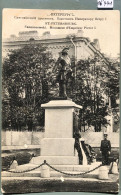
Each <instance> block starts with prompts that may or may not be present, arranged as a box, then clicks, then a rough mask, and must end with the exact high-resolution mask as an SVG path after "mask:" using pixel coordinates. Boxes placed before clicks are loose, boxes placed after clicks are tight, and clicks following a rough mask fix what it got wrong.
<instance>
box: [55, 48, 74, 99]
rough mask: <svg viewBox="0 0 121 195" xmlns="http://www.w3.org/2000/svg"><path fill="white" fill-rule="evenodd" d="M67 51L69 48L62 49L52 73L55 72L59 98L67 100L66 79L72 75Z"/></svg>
mask: <svg viewBox="0 0 121 195" xmlns="http://www.w3.org/2000/svg"><path fill="white" fill-rule="evenodd" d="M68 50H69V48H64V49H63V50H62V51H61V53H60V57H59V58H58V60H57V62H56V66H55V67H54V72H55V71H56V73H57V77H56V82H57V83H59V97H60V98H67V92H66V85H67V81H68V78H69V77H71V75H72V69H71V60H70V57H69V55H68Z"/></svg>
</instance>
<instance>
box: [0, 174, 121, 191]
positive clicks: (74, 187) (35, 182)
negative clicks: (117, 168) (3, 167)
mask: <svg viewBox="0 0 121 195" xmlns="http://www.w3.org/2000/svg"><path fill="white" fill-rule="evenodd" d="M118 182H119V181H118V175H116V174H109V179H108V180H99V179H94V178H64V181H63V180H62V179H61V178H59V177H58V178H54V177H51V178H49V179H45V178H40V177H31V178H30V177H29V178H27V177H24V178H18V177H16V178H15V177H14V178H13V177H11V178H10V177H9V178H8V177H4V178H3V179H2V189H3V192H5V193H7V194H8V193H30V192H34V193H35V192H97V193H98V192H99V193H100V192H101V193H112V194H114V193H118V186H119V184H118Z"/></svg>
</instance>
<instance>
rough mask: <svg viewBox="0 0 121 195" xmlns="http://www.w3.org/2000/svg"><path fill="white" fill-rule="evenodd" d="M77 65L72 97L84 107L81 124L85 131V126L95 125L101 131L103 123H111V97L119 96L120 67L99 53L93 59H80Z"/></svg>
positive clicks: (96, 129) (81, 113)
mask: <svg viewBox="0 0 121 195" xmlns="http://www.w3.org/2000/svg"><path fill="white" fill-rule="evenodd" d="M107 61H108V60H107ZM76 67H77V77H76V82H75V87H74V92H73V96H71V97H72V99H73V100H74V101H75V102H76V103H77V104H80V105H82V107H83V108H82V110H81V112H80V119H81V124H82V126H83V127H84V131H85V126H88V127H90V126H94V129H95V131H101V126H102V125H103V126H107V125H108V124H109V121H108V120H107V115H110V113H109V110H108V106H109V105H108V103H109V101H108V100H109V97H111V98H112V100H113V99H117V98H118V97H119V84H118V82H119V77H118V75H119V69H115V68H114V65H113V64H110V62H109V61H108V63H105V62H104V60H103V59H102V58H100V57H99V56H97V55H95V57H94V58H93V59H88V60H80V61H79V62H77V65H76ZM114 75H117V76H114ZM114 86H115V87H114ZM109 91H110V93H111V94H110V95H109ZM112 107H114V103H113V104H112Z"/></svg>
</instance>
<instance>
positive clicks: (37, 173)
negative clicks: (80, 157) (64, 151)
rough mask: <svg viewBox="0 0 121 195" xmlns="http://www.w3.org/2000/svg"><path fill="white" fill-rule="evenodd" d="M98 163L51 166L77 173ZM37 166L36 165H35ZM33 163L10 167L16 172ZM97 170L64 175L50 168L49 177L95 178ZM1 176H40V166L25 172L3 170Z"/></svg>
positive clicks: (30, 166)
mask: <svg viewBox="0 0 121 195" xmlns="http://www.w3.org/2000/svg"><path fill="white" fill-rule="evenodd" d="M99 165H100V163H99V162H96V163H93V164H91V165H86V166H85V165H54V166H53V167H54V168H56V169H58V170H59V171H63V172H65V173H70V174H79V173H84V172H87V171H89V170H92V169H94V168H95V167H97V166H99ZM36 166H37V165H36ZM36 166H35V164H25V165H20V166H17V167H16V169H11V171H16V172H22V171H25V170H29V169H32V168H34V167H36ZM98 171H99V169H96V170H95V171H92V172H90V173H87V174H85V175H72V176H71V175H65V174H63V173H60V172H57V171H54V170H53V169H50V177H61V176H62V177H74V178H75V177H77V178H97V177H98ZM1 176H2V177H41V167H39V168H37V169H35V170H33V171H29V172H25V173H10V172H7V171H3V172H2V173H1Z"/></svg>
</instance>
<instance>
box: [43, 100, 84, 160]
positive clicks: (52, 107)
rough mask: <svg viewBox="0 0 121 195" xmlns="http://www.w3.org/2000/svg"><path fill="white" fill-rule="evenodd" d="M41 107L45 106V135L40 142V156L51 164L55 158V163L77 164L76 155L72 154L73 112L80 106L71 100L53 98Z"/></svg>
mask: <svg viewBox="0 0 121 195" xmlns="http://www.w3.org/2000/svg"><path fill="white" fill-rule="evenodd" d="M42 107H43V108H45V136H44V138H43V139H42V142H41V158H45V159H44V160H47V161H50V162H51V164H55V162H56V159H57V164H60V163H61V164H65V163H66V164H78V163H79V162H78V156H75V154H74V142H75V140H74V138H73V112H74V109H80V108H81V106H79V105H76V104H75V103H74V102H72V101H71V100H53V101H50V102H49V103H47V104H42ZM59 158H60V162H59ZM52 159H53V160H52ZM67 159H68V163H67Z"/></svg>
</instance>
